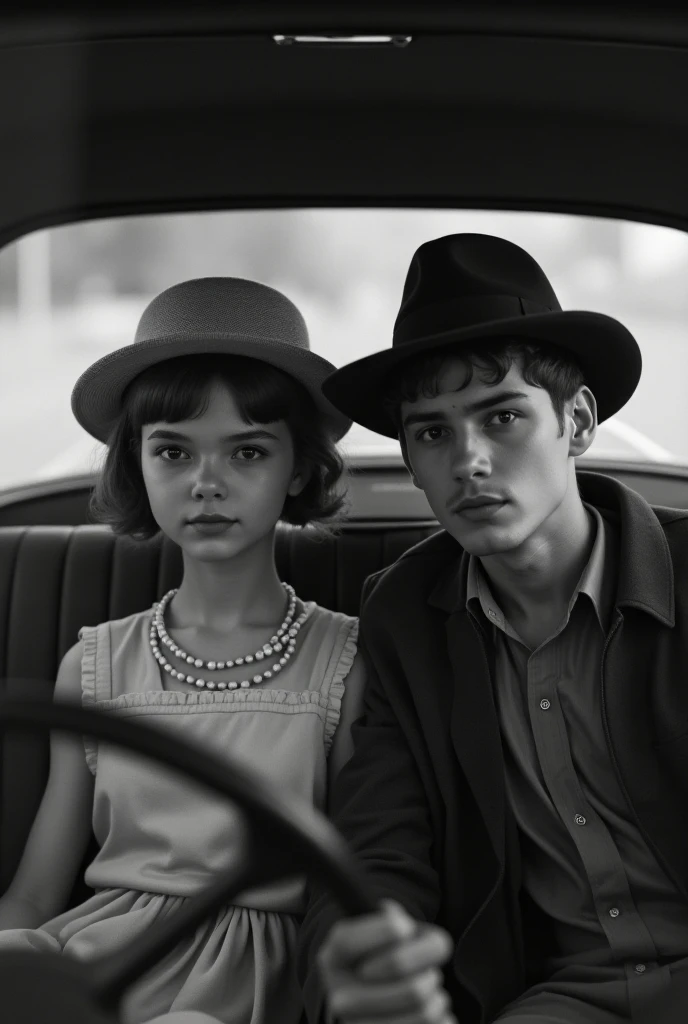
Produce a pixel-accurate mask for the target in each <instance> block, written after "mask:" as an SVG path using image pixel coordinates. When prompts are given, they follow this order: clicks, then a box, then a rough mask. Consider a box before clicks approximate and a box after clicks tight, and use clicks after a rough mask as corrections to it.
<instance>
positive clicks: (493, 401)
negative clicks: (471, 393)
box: [402, 391, 530, 427]
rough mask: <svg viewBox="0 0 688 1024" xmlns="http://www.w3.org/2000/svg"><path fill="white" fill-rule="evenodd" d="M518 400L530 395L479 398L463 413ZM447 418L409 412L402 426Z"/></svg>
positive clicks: (500, 394)
mask: <svg viewBox="0 0 688 1024" xmlns="http://www.w3.org/2000/svg"><path fill="white" fill-rule="evenodd" d="M519 398H525V399H526V400H528V401H529V400H530V395H527V394H526V393H525V391H498V392H497V393H496V394H495V395H490V396H489V397H488V398H480V399H478V401H476V402H469V404H468V405H466V406H465V407H464V410H463V411H464V412H465V413H468V414H470V413H474V412H482V411H483V410H485V409H492V408H494V406H495V405H503V403H504V402H514V401H516V400H517V399H519ZM446 418H447V416H446V413H444V412H435V411H430V410H428V411H427V412H423V411H422V410H421V411H420V412H411V413H409V414H408V416H405V417H404V420H403V424H402V425H403V426H404V427H412V426H414V424H416V423H441V422H444V421H445V420H446Z"/></svg>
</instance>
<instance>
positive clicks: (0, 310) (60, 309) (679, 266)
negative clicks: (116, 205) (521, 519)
mask: <svg viewBox="0 0 688 1024" xmlns="http://www.w3.org/2000/svg"><path fill="white" fill-rule="evenodd" d="M458 231H478V232H485V233H489V234H495V235H500V236H502V237H504V238H507V239H510V240H511V241H513V242H516V243H517V244H519V245H521V246H523V247H524V248H525V249H526V250H527V251H528V252H530V253H531V254H532V255H533V256H534V257H535V258H536V259H537V260H538V261H539V262H540V263H541V264H542V266H543V268H544V270H545V272H546V273H547V275H548V276H549V278H550V280H551V281H552V283H553V285H554V288H555V290H556V292H557V295H558V297H559V300H560V302H561V304H562V306H563V307H564V308H565V309H589V310H595V311H599V312H602V313H608V314H610V315H611V316H615V317H617V318H618V319H620V320H621V321H623V322H624V323H625V324H626V325H627V326H628V327H629V328H630V330H631V331H632V332H633V333H634V334H635V336H636V338H637V340H638V342H639V344H640V347H641V350H642V353H643V360H644V371H643V379H642V381H641V383H640V386H639V388H638V390H637V392H636V394H635V395H634V396H633V398H632V399H631V401H630V402H629V403H628V405H627V406H626V407H625V408H624V409H623V410H622V411H621V412H620V413H619V415H617V416H615V417H614V418H613V419H612V420H610V421H608V422H607V423H605V424H603V425H602V426H601V428H600V431H599V435H598V437H597V439H596V441H595V443H594V445H593V447H592V449H591V451H590V453H589V454H590V457H591V458H595V457H597V458H601V457H602V458H604V457H610V456H611V457H614V458H620V459H626V460H631V461H638V462H677V463H684V464H688V430H686V427H685V422H684V419H683V416H684V408H685V406H686V403H687V401H688V339H687V337H686V324H687V322H688V289H686V287H685V282H686V280H687V279H688V236H687V235H685V234H683V233H682V232H678V231H674V230H671V229H667V228H660V227H654V226H650V225H639V224H631V223H627V222H623V221H612V220H598V219H594V218H583V217H575V216H565V215H551V214H543V213H509V212H506V213H505V212H485V211H454V210H451V211H447V210H393V209H390V210H376V209H365V210H327V209H305V210H269V211H240V212H237V211H233V212H228V213H212V214H209V213H208V214H176V215H172V216H154V217H135V218H122V219H118V220H102V221H93V222H88V223H81V224H75V225H70V226H67V227H61V228H55V229H51V230H48V231H42V232H38V233H36V234H33V235H30V236H27V237H26V238H24V239H22V240H20V241H19V242H18V243H16V244H13V245H11V246H8V247H7V248H5V249H4V250H3V251H2V252H1V253H0V347H1V352H2V374H1V375H0V395H1V397H2V401H1V402H0V438H1V439H2V451H3V458H2V459H1V460H0V487H9V486H13V485H17V484H21V483H25V482H31V481H36V480H40V479H51V478H57V477H61V476H66V475H71V474H80V473H88V472H90V471H92V470H93V469H95V468H96V467H97V465H98V462H99V459H100V458H101V457H102V446H100V445H99V444H97V443H96V442H95V441H94V440H93V439H92V438H91V437H89V436H88V435H87V434H85V433H84V431H83V430H82V429H81V428H80V427H79V426H78V424H77V423H76V422H75V420H74V419H73V417H72V414H71V410H70V405H69V397H70V392H71V389H72V386H73V384H74V382H75V380H76V378H77V377H78V376H79V374H80V373H81V372H82V371H83V370H84V369H85V368H86V367H87V366H88V365H89V364H90V363H91V362H93V360H95V359H97V358H99V357H100V356H102V355H104V354H105V353H107V352H109V351H112V350H113V349H115V348H118V347H120V346H122V345H126V344H128V343H129V342H131V341H132V340H133V337H134V332H135V329H136V324H137V320H138V318H139V316H140V314H141V312H142V310H143V308H144V307H145V305H146V303H147V302H148V301H149V300H150V299H151V298H152V297H153V296H154V295H155V294H156V293H158V292H159V291H161V290H162V289H164V288H167V287H168V286H170V285H172V284H174V283H176V282H178V281H181V280H184V279H186V278H190V277H201V276H206V275H224V274H228V275H237V276H241V277H249V278H255V279H257V280H259V281H263V282H265V283H266V284H271V285H273V286H274V287H276V288H279V289H281V290H282V291H284V292H285V293H286V294H287V295H288V296H289V297H290V298H292V299H293V300H294V301H295V302H296V304H297V305H298V306H299V307H300V308H301V310H302V311H303V313H304V315H305V317H306V320H307V322H308V325H309V329H310V334H311V341H312V347H313V349H314V350H315V351H316V352H318V353H320V354H321V355H323V356H325V357H326V358H327V359H329V360H330V361H331V362H333V363H334V364H335V365H337V366H341V365H342V364H343V363H346V362H349V361H351V360H352V359H355V358H357V357H359V356H363V355H366V354H368V353H370V352H374V351H376V350H378V349H381V348H385V347H387V346H388V345H389V344H390V343H391V333H392V326H393V323H394V319H395V316H396V313H397V310H398V306H399V301H400V297H401V291H402V287H403V283H404V278H405V275H406V271H407V269H408V264H409V261H410V259H411V257H412V255H413V252H414V251H415V249H416V248H417V247H418V246H419V245H420V244H422V243H423V242H425V241H427V240H428V239H430V238H434V237H437V236H439V235H442V234H449V233H453V232H458ZM342 447H343V449H344V451H345V453H346V455H347V458H349V459H350V460H351V461H352V462H355V463H360V462H364V461H365V460H366V459H370V458H375V460H376V461H379V460H386V459H388V460H390V461H396V460H398V459H399V458H400V455H399V446H398V444H397V443H396V442H395V441H391V440H389V439H388V438H383V437H380V436H378V435H375V434H371V433H370V432H368V431H366V430H364V429H362V428H360V427H357V426H354V427H353V428H352V430H351V432H350V433H349V434H348V435H347V437H346V438H345V439H344V441H343V442H342Z"/></svg>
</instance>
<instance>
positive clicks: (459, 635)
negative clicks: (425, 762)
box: [429, 545, 506, 863]
mask: <svg viewBox="0 0 688 1024" xmlns="http://www.w3.org/2000/svg"><path fill="white" fill-rule="evenodd" d="M457 554H458V555H459V556H461V554H462V553H461V548H459V546H458V545H457ZM467 566H468V560H467V557H466V556H465V555H463V557H458V558H457V559H456V561H454V562H453V564H452V565H450V567H449V569H448V571H447V573H446V574H445V575H444V576H443V577H442V578H441V579H440V580H439V582H438V584H437V586H436V587H435V589H434V591H433V592H432V594H431V595H430V598H429V604H430V605H432V606H434V607H436V608H440V609H442V610H443V611H444V612H446V613H447V620H446V637H447V641H446V642H447V652H448V654H449V660H450V663H451V668H452V676H453V693H452V702H451V717H450V732H451V739H452V745H453V747H454V751H455V753H456V756H457V758H458V761H459V764H460V765H461V768H462V770H463V773H464V775H465V777H466V780H467V782H468V785H469V786H470V788H471V792H472V793H473V796H474V797H475V800H476V803H477V805H478V808H479V810H480V813H481V815H482V817H483V820H484V822H485V827H486V829H487V832H488V834H489V836H490V840H491V842H492V845H493V847H494V851H495V854H496V855H497V858H498V860H499V862H500V863H503V860H504V842H505V814H506V806H505V802H506V796H505V783H504V755H503V751H502V741H501V737H500V733H499V723H498V720H497V712H496V709H495V704H494V697H493V693H492V678H491V667H490V663H489V661H488V657H489V654H488V650H489V648H488V644H487V638H485V637H483V638H481V636H480V634H479V633H478V627H477V626H476V625H473V623H472V622H471V621H470V616H469V614H468V612H467V611H466V572H467Z"/></svg>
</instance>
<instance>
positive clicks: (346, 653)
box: [320, 616, 358, 754]
mask: <svg viewBox="0 0 688 1024" xmlns="http://www.w3.org/2000/svg"><path fill="white" fill-rule="evenodd" d="M357 646H358V619H353V618H350V617H349V616H342V621H341V623H340V625H339V629H338V630H337V636H336V639H335V643H334V645H333V647H332V655H331V657H330V661H329V664H328V666H327V671H326V672H325V676H324V678H323V682H322V686H321V687H320V693H321V696H322V697H324V698H325V700H326V702H327V704H326V709H325V753H326V754H329V752H330V747H331V746H332V740H333V739H334V734H335V732H336V730H337V726H338V725H339V716H340V713H341V710H342V697H343V696H344V689H345V686H346V677H347V676H348V674H349V672H350V671H351V666H352V665H353V663H354V658H355V657H356V650H357Z"/></svg>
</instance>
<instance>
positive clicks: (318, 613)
mask: <svg viewBox="0 0 688 1024" xmlns="http://www.w3.org/2000/svg"><path fill="white" fill-rule="evenodd" d="M303 604H304V607H305V608H306V609H310V613H309V618H311V619H313V621H316V622H322V623H323V624H325V625H329V624H330V623H331V624H332V625H333V626H336V627H342V626H348V627H349V628H350V629H356V628H357V627H358V616H356V615H347V614H346V612H339V611H334V610H333V609H332V608H324V607H323V606H322V605H320V604H317V603H316V602H315V601H304V602H303Z"/></svg>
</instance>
